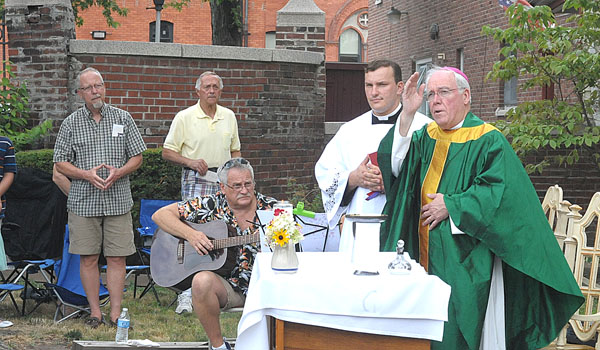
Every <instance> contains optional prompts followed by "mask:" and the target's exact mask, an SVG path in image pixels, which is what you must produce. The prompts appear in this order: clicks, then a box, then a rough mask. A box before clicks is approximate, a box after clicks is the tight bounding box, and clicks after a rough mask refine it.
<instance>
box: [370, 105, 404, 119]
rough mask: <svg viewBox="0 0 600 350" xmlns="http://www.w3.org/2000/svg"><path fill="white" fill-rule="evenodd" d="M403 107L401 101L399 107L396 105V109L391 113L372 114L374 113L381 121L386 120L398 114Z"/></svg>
mask: <svg viewBox="0 0 600 350" xmlns="http://www.w3.org/2000/svg"><path fill="white" fill-rule="evenodd" d="M401 108H402V103H399V104H398V107H396V109H394V111H393V112H392V113H390V114H386V115H383V116H379V115H375V112H373V113H372V114H373V117H375V118H377V119H379V120H381V121H385V120H388V119H389V118H390V117H393V116H394V115H396V114H397V113H398V111H399V110H400V109H401Z"/></svg>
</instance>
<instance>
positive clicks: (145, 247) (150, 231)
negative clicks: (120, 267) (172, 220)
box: [134, 199, 177, 306]
mask: <svg viewBox="0 0 600 350" xmlns="http://www.w3.org/2000/svg"><path fill="white" fill-rule="evenodd" d="M175 202H177V201H176V200H168V199H142V200H141V201H140V226H141V227H138V229H137V231H138V232H139V233H140V239H141V241H142V243H141V247H140V248H139V249H138V255H139V256H140V259H141V260H142V261H144V259H142V256H141V254H140V252H141V253H142V254H144V256H146V258H147V259H148V260H149V259H150V252H151V249H150V247H151V246H152V237H153V236H154V232H155V231H156V229H157V228H158V226H157V225H156V223H155V222H154V221H152V215H153V214H154V212H156V211H157V210H158V209H160V208H162V207H164V206H167V205H169V204H172V203H175ZM144 266H148V269H147V270H146V271H147V276H148V284H147V285H146V287H145V288H144V290H143V291H142V294H140V298H141V297H143V296H144V295H145V294H146V293H148V291H150V290H152V292H153V293H154V296H155V298H156V301H158V303H159V304H160V301H159V299H158V294H157V293H156V289H155V283H154V280H153V279H152V275H151V274H150V265H144ZM136 278H137V277H136ZM134 288H135V287H134ZM134 297H135V291H134ZM175 300H177V299H175ZM173 303H174V301H173V302H172V303H171V305H172V304H173ZM171 305H169V306H171Z"/></svg>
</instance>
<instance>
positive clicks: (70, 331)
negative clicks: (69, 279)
mask: <svg viewBox="0 0 600 350" xmlns="http://www.w3.org/2000/svg"><path fill="white" fill-rule="evenodd" d="M130 281H131V283H130V285H129V287H128V288H127V291H126V292H125V295H124V300H123V307H127V308H129V315H130V317H131V325H132V327H133V330H131V329H130V331H129V339H150V340H153V341H156V342H174V341H183V342H203V341H207V338H206V334H205V333H204V330H203V328H202V326H201V325H200V322H199V321H198V319H197V318H196V316H195V315H194V314H190V313H184V314H182V315H177V314H176V313H175V311H174V310H175V306H176V303H175V304H174V305H173V306H171V307H168V306H167V305H169V304H170V303H171V302H172V301H173V300H174V299H175V297H176V294H175V293H174V292H173V291H171V290H169V289H166V288H162V287H156V289H157V291H158V296H159V299H160V305H159V304H158V303H157V302H156V299H155V298H154V295H152V294H151V293H148V294H147V295H145V296H144V297H143V298H142V299H139V293H141V289H138V295H137V296H138V298H137V299H133V289H132V285H133V278H131V279H130ZM14 295H15V298H16V300H17V302H18V303H19V305H20V302H21V299H20V297H19V293H18V292H15V293H14ZM31 303H32V302H31V301H28V305H29V306H31ZM109 307H110V305H106V306H105V307H104V308H103V309H102V311H103V313H104V314H107V313H108V312H109V310H110V309H109ZM55 310H56V307H55V304H54V303H53V302H50V303H48V304H42V305H41V306H40V307H39V308H38V309H37V310H35V311H34V312H33V313H32V314H31V315H29V316H25V317H22V316H17V315H16V313H15V310H14V307H13V306H12V303H11V302H10V299H9V298H8V297H6V298H5V300H4V301H3V302H2V303H0V318H1V319H8V320H10V321H12V322H13V323H14V326H12V327H9V328H3V329H0V349H4V348H3V347H2V345H4V346H8V347H9V348H11V349H14V350H22V349H23V350H24V349H32V348H35V347H39V346H42V345H50V344H56V345H65V346H69V347H68V348H70V344H71V342H72V341H73V340H114V339H115V332H116V329H114V328H111V327H109V326H100V327H98V328H97V329H91V328H89V327H87V326H86V325H85V324H84V320H83V319H70V320H67V321H64V322H61V323H58V324H55V323H54V321H53V318H54V311H55ZM240 317H241V313H240V312H237V313H232V312H226V313H223V314H222V315H221V327H222V330H223V335H224V336H225V337H227V338H235V337H236V336H237V325H238V322H239V319H240ZM35 345H37V346H35ZM34 346H35V347H34ZM66 348H67V347H65V349H66Z"/></svg>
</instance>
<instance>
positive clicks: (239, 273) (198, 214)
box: [177, 192, 277, 295]
mask: <svg viewBox="0 0 600 350" xmlns="http://www.w3.org/2000/svg"><path fill="white" fill-rule="evenodd" d="M255 195H256V199H257V204H256V209H257V210H265V209H266V210H268V209H272V208H273V205H274V204H275V203H276V202H277V200H276V199H275V198H271V197H267V196H264V195H262V194H260V193H257V192H255ZM177 208H178V209H179V215H180V216H181V218H182V219H184V220H186V221H189V222H195V223H205V222H208V221H212V220H223V221H225V222H226V223H227V224H228V225H230V226H233V227H234V228H235V229H236V231H237V235H238V236H242V235H248V234H252V233H255V232H256V231H257V230H258V229H259V226H258V219H257V218H256V217H255V220H254V223H253V224H252V225H251V226H250V227H249V228H247V229H246V230H244V231H242V230H241V229H240V226H239V225H238V222H237V220H236V218H235V217H234V216H233V212H232V211H231V208H229V205H228V204H227V199H225V194H223V193H222V192H217V193H216V194H211V195H206V196H202V197H199V198H194V199H190V200H187V201H183V202H179V203H178V204H177ZM258 247H259V245H258V244H257V243H249V244H245V245H243V246H240V247H238V248H239V252H238V253H239V254H238V255H237V258H236V264H235V266H234V268H233V270H232V271H231V273H229V275H228V276H223V277H225V279H227V281H228V282H229V283H230V284H231V285H232V286H233V287H234V289H238V290H240V291H241V292H242V293H244V295H246V293H248V284H249V283H250V276H251V275H252V266H254V259H255V258H256V253H258V250H259V248H258Z"/></svg>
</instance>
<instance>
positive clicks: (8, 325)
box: [0, 321, 13, 328]
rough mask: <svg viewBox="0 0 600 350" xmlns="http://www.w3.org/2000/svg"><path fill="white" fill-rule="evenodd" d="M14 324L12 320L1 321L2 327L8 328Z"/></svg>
mask: <svg viewBox="0 0 600 350" xmlns="http://www.w3.org/2000/svg"><path fill="white" fill-rule="evenodd" d="M12 325H13V323H12V322H10V321H1V322H0V328H6V327H10V326H12Z"/></svg>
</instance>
